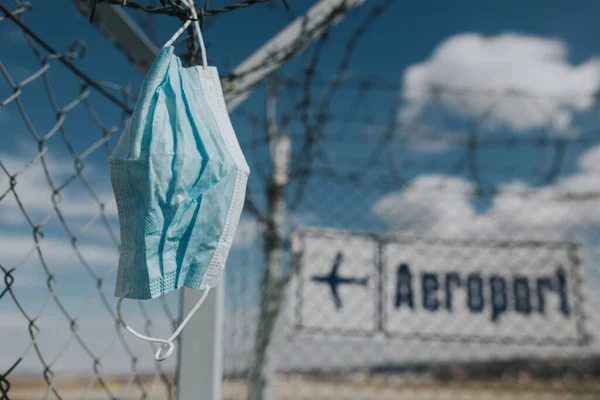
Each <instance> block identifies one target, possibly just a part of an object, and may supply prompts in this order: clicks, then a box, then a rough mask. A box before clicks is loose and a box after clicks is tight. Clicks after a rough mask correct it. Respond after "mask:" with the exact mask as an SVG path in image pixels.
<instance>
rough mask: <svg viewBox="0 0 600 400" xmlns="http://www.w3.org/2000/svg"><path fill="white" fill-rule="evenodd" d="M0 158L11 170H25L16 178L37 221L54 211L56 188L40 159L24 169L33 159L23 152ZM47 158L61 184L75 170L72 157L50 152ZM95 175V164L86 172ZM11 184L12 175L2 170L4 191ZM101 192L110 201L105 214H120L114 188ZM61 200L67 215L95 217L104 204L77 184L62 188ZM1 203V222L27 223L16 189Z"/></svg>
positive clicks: (0, 177) (20, 193)
mask: <svg viewBox="0 0 600 400" xmlns="http://www.w3.org/2000/svg"><path fill="white" fill-rule="evenodd" d="M0 160H2V163H3V165H4V167H5V168H7V170H8V171H9V173H11V174H14V173H16V172H18V171H21V170H22V172H21V173H20V174H19V175H18V176H17V178H16V183H17V184H16V186H15V191H16V193H17V195H18V196H19V200H20V201H21V203H22V204H23V207H24V208H25V210H26V211H27V212H28V213H31V216H32V217H33V218H34V222H36V223H37V222H40V221H41V220H42V219H43V218H45V217H46V216H47V215H48V214H52V213H54V208H53V203H52V190H51V188H50V186H49V184H48V181H47V179H46V176H45V173H44V170H43V168H42V165H41V163H40V161H37V162H35V163H34V164H33V165H31V166H30V167H28V168H26V169H24V170H23V168H25V166H26V165H27V164H28V163H29V161H30V160H31V159H30V158H27V157H25V156H23V155H20V156H15V155H12V154H7V153H0ZM45 160H46V164H47V165H48V170H49V171H50V174H51V176H52V179H53V181H54V184H55V185H58V184H61V183H62V182H63V181H64V180H65V179H67V178H68V177H70V176H71V175H72V174H73V173H74V172H75V168H74V166H73V162H72V161H71V160H60V159H56V158H55V157H52V156H49V155H46V156H45ZM93 175H94V171H93V167H91V166H89V167H86V176H88V177H89V176H93ZM75 185H76V184H73V186H75ZM105 186H107V185H105ZM9 187H10V180H9V178H8V176H7V175H6V174H4V173H1V172H0V193H4V192H5V191H6V190H8V189H9ZM97 195H98V196H99V198H100V199H101V200H103V201H105V202H107V206H106V208H105V211H104V212H105V214H107V215H108V216H116V215H117V210H116V205H115V204H114V203H115V202H114V198H113V195H112V192H108V191H106V190H104V189H103V191H100V192H98V193H97ZM57 200H58V201H59V208H60V211H61V212H62V213H63V215H65V216H66V217H76V218H91V217H93V216H96V215H98V214H99V213H100V206H99V205H98V203H97V202H96V201H95V200H94V198H92V197H91V196H90V195H89V194H88V193H87V191H85V189H83V187H82V186H77V187H76V188H72V187H71V186H67V188H66V189H65V190H63V191H61V193H60V196H59V197H58V198H57ZM1 205H2V207H1V208H0V222H5V223H9V224H21V223H25V218H24V216H23V214H22V212H21V211H20V209H19V207H18V203H17V201H16V200H15V198H14V196H13V195H12V193H10V194H8V196H6V197H5V198H4V199H3V201H2V204H1Z"/></svg>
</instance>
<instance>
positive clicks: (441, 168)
mask: <svg viewBox="0 0 600 400" xmlns="http://www.w3.org/2000/svg"><path fill="white" fill-rule="evenodd" d="M387 6H389V4H388V3H386V2H379V3H376V4H373V5H372V6H370V7H369V8H368V9H367V11H365V12H364V13H363V16H362V17H361V18H362V19H361V18H358V19H353V20H349V21H346V22H345V24H346V27H348V25H352V24H353V28H352V29H346V30H345V36H344V37H343V38H340V37H339V36H338V37H337V38H335V41H334V43H335V44H331V43H329V42H330V41H332V40H334V39H331V37H335V32H331V33H330V35H331V36H328V35H325V36H324V37H322V38H320V40H318V41H317V43H315V44H314V45H313V46H311V48H310V49H309V51H308V52H307V54H306V56H305V57H304V59H303V61H302V63H298V64H301V65H296V66H297V67H299V68H298V69H286V70H285V71H284V72H280V73H278V74H277V76H274V77H272V78H271V80H270V83H269V84H268V85H266V86H265V87H264V88H262V89H261V90H260V93H261V94H262V96H263V100H262V101H263V102H264V104H265V105H264V108H261V107H257V106H256V103H257V101H254V102H253V103H249V104H245V105H243V106H241V107H240V108H238V109H237V110H236V111H235V112H234V114H233V117H234V123H235V124H236V126H244V127H245V129H246V132H247V134H246V135H245V137H244V138H242V147H243V148H244V151H245V154H246V156H247V158H248V159H249V162H250V165H251V170H252V175H251V178H250V185H249V196H248V202H247V206H248V207H247V209H246V214H245V215H244V216H243V218H242V222H241V226H240V231H239V233H238V241H239V248H238V253H237V256H236V257H237V258H235V260H236V263H235V264H233V265H232V264H230V265H229V266H228V271H227V280H226V290H227V294H226V304H227V305H226V309H227V310H228V314H227V316H226V319H225V338H226V342H225V386H224V398H225V399H252V400H254V399H270V398H278V399H294V400H296V399H365V400H366V399H438V398H439V399H471V398H472V399H483V398H500V399H542V398H543V399H575V398H577V399H583V398H585V399H595V398H597V397H598V396H600V384H599V383H600V380H599V375H598V369H597V364H598V360H599V355H600V353H599V352H600V348H599V347H598V343H597V339H596V338H595V332H597V329H598V323H599V320H598V316H597V312H596V310H597V307H598V302H597V301H596V300H595V299H594V298H593V295H590V293H593V291H594V290H596V287H597V285H598V277H599V269H598V261H599V259H598V257H599V253H598V238H599V232H600V231H599V225H598V222H599V219H598V212H597V209H598V203H597V201H598V194H599V192H598V190H599V189H600V187H599V186H598V182H599V180H598V178H599V177H598V173H599V170H598V168H597V165H598V162H599V161H600V160H599V159H598V158H597V157H598V154H600V151H599V147H598V146H599V144H600V136H599V135H598V130H597V112H598V104H597V101H596V98H597V96H596V93H595V92H594V90H593V88H591V89H590V90H589V91H581V92H548V93H546V92H539V91H535V90H525V89H520V90H515V89H512V88H499V89H494V88H487V87H485V85H482V87H476V86H475V87H464V86H460V84H459V83H456V82H451V81H449V82H441V83H435V82H434V83H433V84H430V85H422V86H416V87H411V86H410V85H408V84H407V83H406V81H405V82H404V83H402V82H395V81H391V80H390V78H389V77H387V78H386V77H383V76H379V75H372V74H369V71H370V70H369V69H368V67H367V69H366V71H365V68H364V65H361V66H362V68H360V67H353V65H352V64H353V60H354V59H353V56H352V52H353V51H354V48H355V47H356V46H357V44H358V42H359V39H360V38H361V37H362V35H363V34H364V32H366V31H367V28H370V27H371V26H372V25H374V24H377V18H378V16H380V15H382V14H384V13H385V12H386V11H387V8H386V7H387ZM348 30H350V33H349V34H348V33H347V32H348ZM380 39H381V40H382V41H384V42H385V43H384V44H383V45H382V47H385V46H386V45H387V44H389V43H387V42H386V39H384V38H380ZM386 43H387V44H386ZM436 54H437V53H436ZM361 75H362V76H361ZM415 76H416V74H415ZM405 79H406V75H405ZM579 105H584V106H582V107H580V106H579ZM274 110H276V111H274ZM565 121H567V122H565ZM238 129H239V128H238ZM281 138H289V139H290V142H291V144H290V148H291V150H290V153H291V155H290V157H289V160H288V161H285V157H284V160H283V161H282V158H281V157H280V156H278V155H277V154H279V153H278V151H279V150H278V149H280V147H279V143H280V141H281ZM277 160H279V161H277ZM281 171H285V173H284V175H285V179H284V180H283V183H282V181H281V180H278V179H277V178H276V177H277V176H280V174H281ZM294 238H296V239H294ZM298 238H299V239H298ZM403 263H407V269H404V270H403V269H400V268H401V267H402V265H403ZM557 266H562V267H564V268H565V270H568V272H566V273H567V274H569V275H568V282H569V283H568V285H571V286H570V288H569V289H565V290H568V291H569V295H568V296H569V300H568V307H569V308H567V305H566V304H567V301H566V300H565V301H564V302H563V303H562V304H563V305H562V306H561V301H560V299H559V297H558V296H557V295H556V294H557V293H558V291H557V292H556V293H554V294H553V295H550V296H554V297H552V300H550V297H547V298H546V297H544V296H545V295H540V294H539V293H540V292H539V291H538V289H537V288H538V287H542V286H544V285H546V284H548V285H555V286H553V287H555V288H556V287H558V286H556V285H558V283H556V282H562V281H561V279H562V278H561V277H557V276H559V275H560V274H562V272H560V271H559V270H557V269H556V268H557ZM336 267H337V268H339V269H338V274H339V275H337V276H332V274H333V272H332V271H334V268H336ZM409 268H410V271H411V272H410V273H412V281H411V282H412V289H411V291H410V293H411V295H410V297H409V295H408V294H406V293H404V292H402V290H401V289H397V283H398V280H399V279H400V278H397V274H400V275H402V274H406V273H408V272H406V271H409ZM399 271H400V272H399ZM557 271H559V275H556V273H557ZM403 276H404V278H403V279H406V275H403ZM448 276H450V280H449V279H448V278H447V277H448ZM421 279H424V281H423V282H425V283H423V284H422V283H421ZM453 279H454V281H453ZM400 280H401V279H400ZM332 281H336V282H332ZM448 281H450V285H453V283H452V282H455V283H456V288H457V289H452V290H455V291H454V292H453V293H454V297H453V299H452V298H451V299H450V300H448V299H447V298H446V297H444V296H445V294H444V293H446V289H445V285H447V284H448V283H447V282H448ZM551 281H552V282H555V283H553V284H550V282H551ZM405 282H406V280H405ZM458 282H461V283H458ZM479 282H482V283H481V285H480V283H479ZM515 282H516V283H515ZM333 285H337V286H336V288H335V289H334V288H333ZM422 285H423V286H422ZM427 285H429V286H428V287H429V289H427V288H426V286H427ZM431 285H433V286H431ZM460 285H462V286H460ZM467 285H469V286H473V287H474V288H475V289H472V288H471V287H467ZM536 285H538V286H536ZM492 286H493V287H492ZM431 287H433V288H434V289H431ZM479 287H481V290H482V297H481V298H482V299H484V301H483V302H481V304H480V303H478V301H477V300H476V299H477V297H476V296H475V297H473V296H472V293H477V290H478V289H477V288H479ZM548 287H550V286H548ZM498 288H502V289H498ZM507 288H508V289H507ZM514 288H516V289H514ZM513 289H514V290H513ZM522 289H524V290H522ZM541 290H542V291H543V290H544V289H541ZM492 291H495V293H496V294H498V293H500V292H503V293H504V294H505V295H506V296H507V297H506V302H504V300H498V298H500V299H502V298H503V297H502V295H500V297H497V296H496V297H497V298H496V299H495V300H494V299H491V298H490V296H492ZM424 292H428V293H432V292H433V293H436V294H437V297H435V296H434V297H431V296H429V295H424ZM402 293H404V295H403V294H402ZM548 293H549V292H548ZM565 293H566V292H565ZM423 296H425V297H426V298H425V297H423ZM542 297H543V298H542ZM409 298H410V299H411V300H410V302H411V304H410V306H409V300H408V299H409ZM540 298H541V300H540ZM565 298H566V296H565ZM397 299H398V300H397ZM394 301H397V302H398V304H399V305H398V306H394ZM412 302H414V305H413V304H412ZM447 302H450V305H447V304H448V303H447ZM503 302H504V303H503ZM479 304H480V305H479ZM494 304H495V305H494ZM502 304H504V305H505V306H506V310H504V305H502ZM480 306H481V308H482V309H483V311H479V307H480ZM493 307H495V311H494V308H493ZM561 307H562V308H561ZM450 308H452V309H453V311H449V309H450ZM500 309H502V311H500ZM379 310H382V311H381V312H379ZM469 310H474V311H469ZM540 310H544V311H540ZM548 310H552V311H551V312H549V313H547V314H544V315H543V316H541V315H542V313H543V312H548ZM561 310H562V311H561ZM479 312H481V313H479ZM493 312H495V313H496V315H493V314H492V313H493ZM498 313H501V314H502V315H499V314H498ZM511 313H512V314H511ZM567 313H569V317H568V318H567V317H565V316H566V315H567ZM524 315H527V316H524Z"/></svg>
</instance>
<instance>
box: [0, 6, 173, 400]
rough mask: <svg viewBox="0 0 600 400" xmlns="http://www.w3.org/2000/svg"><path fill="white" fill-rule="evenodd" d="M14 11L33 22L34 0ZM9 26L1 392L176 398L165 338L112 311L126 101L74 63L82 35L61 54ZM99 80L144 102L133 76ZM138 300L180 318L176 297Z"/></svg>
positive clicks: (4, 89) (157, 314)
mask: <svg viewBox="0 0 600 400" xmlns="http://www.w3.org/2000/svg"><path fill="white" fill-rule="evenodd" d="M6 7H10V6H6ZM10 12H11V13H12V15H14V16H16V17H17V18H18V19H19V21H21V22H22V23H25V24H26V21H27V17H28V16H30V15H31V13H32V8H31V5H30V4H29V3H27V2H19V1H16V2H15V3H14V6H13V7H12V8H11V9H10ZM0 27H1V28H2V32H3V38H8V39H10V40H8V39H7V40H4V39H3V49H2V59H1V60H0V74H1V75H2V79H1V81H0V93H2V94H0V98H1V100H0V115H1V116H2V117H0V119H2V124H3V129H2V131H3V133H4V134H3V138H2V139H3V149H2V151H1V155H0V170H1V176H0V191H1V194H0V214H1V220H2V222H1V225H2V234H1V239H0V241H1V247H2V255H1V256H0V276H1V278H2V279H1V282H2V283H0V309H1V319H0V331H1V332H2V337H3V338H8V339H7V340H3V343H2V346H1V347H2V348H1V350H0V353H1V354H2V356H1V357H0V398H1V399H7V400H8V399H25V398H27V399H29V398H47V399H69V398H111V399H116V398H119V399H126V398H127V399H129V398H131V399H133V398H174V396H175V384H174V382H175V379H176V360H170V361H168V362H166V363H164V364H161V363H157V362H154V360H153V359H152V358H151V356H150V353H151V352H152V351H151V349H152V348H153V347H155V346H150V347H149V346H148V345H147V344H143V345H141V344H140V343H136V342H135V341H132V340H131V339H130V338H129V336H130V335H129V334H127V333H126V332H125V331H124V330H123V329H122V327H121V325H120V324H119V323H118V319H117V315H116V313H115V311H114V310H115V301H114V300H113V296H112V290H113V287H112V283H113V279H114V276H115V273H116V271H115V269H116V266H117V263H116V261H117V259H118V247H119V237H118V221H117V215H116V206H115V204H114V199H113V196H112V192H111V190H110V186H109V180H108V176H107V168H106V166H107V156H108V154H109V153H110V151H111V148H112V146H113V145H114V144H115V140H116V139H117V136H118V133H120V131H121V130H122V128H123V126H124V123H125V121H126V120H127V118H128V110H127V108H126V107H121V106H119V105H118V104H115V103H114V102H113V101H111V100H110V99H108V98H107V97H106V96H104V94H103V93H102V92H99V91H98V90H96V88H95V87H92V85H90V84H89V83H90V82H86V81H84V80H83V79H82V78H81V77H80V76H78V75H76V74H75V73H74V72H73V70H72V68H67V67H66V66H68V65H73V64H76V63H78V61H79V60H80V59H81V58H82V56H83V53H84V52H85V44H84V43H83V42H76V43H74V45H73V46H71V47H70V49H69V50H68V51H64V52H62V53H53V52H48V51H47V49H46V48H44V47H42V46H39V45H38V44H37V43H36V42H35V41H34V40H33V39H32V37H30V36H29V35H26V34H25V32H24V31H23V29H22V27H21V26H19V25H17V24H16V23H15V21H12V20H11V19H9V18H7V17H6V16H5V15H2V16H1V17H0ZM9 55H14V56H17V57H9ZM15 58H16V60H18V63H15ZM94 86H98V87H99V88H101V89H102V90H103V91H104V93H110V94H112V96H113V97H114V98H117V99H120V101H121V104H122V105H129V106H131V105H132V102H133V100H135V99H134V96H133V95H132V93H131V91H130V89H129V87H128V86H127V85H124V86H119V85H116V84H112V83H110V82H96V85H94ZM11 142H12V143H11ZM136 303H137V304H136V305H135V313H136V315H138V316H139V317H138V318H134V319H135V322H134V323H135V324H136V325H137V326H140V327H143V330H144V331H145V332H146V334H164V333H166V332H167V331H169V330H170V329H171V328H172V327H173V326H175V325H176V324H177V322H178V319H179V310H178V299H177V298H176V297H169V298H163V299H161V300H159V301H158V302H156V303H154V304H149V303H142V302H137V301H136ZM129 307H134V306H133V304H132V305H129ZM130 312H131V311H130ZM174 358H176V357H174Z"/></svg>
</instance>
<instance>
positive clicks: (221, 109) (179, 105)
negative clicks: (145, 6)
mask: <svg viewBox="0 0 600 400" xmlns="http://www.w3.org/2000/svg"><path fill="white" fill-rule="evenodd" d="M188 1H189V0H188ZM188 1H186V4H187V5H188V7H189V8H190V10H192V16H193V18H194V27H195V31H196V35H197V36H198V39H199V41H200V49H201V52H202V66H196V67H189V68H184V67H183V66H182V64H181V61H180V60H179V58H178V57H177V56H176V55H175V54H174V49H173V47H172V43H173V42H174V41H175V40H176V38H177V37H178V36H179V35H180V34H181V33H182V32H183V31H184V30H185V29H186V28H187V27H188V25H189V24H190V23H191V20H188V21H186V23H185V24H184V25H183V27H182V28H181V29H179V30H178V31H177V32H176V33H175V35H174V36H173V37H172V38H171V40H169V41H168V42H167V44H165V46H164V47H163V49H162V50H161V52H160V54H159V55H158V58H157V59H156V61H155V62H154V64H153V65H152V67H151V69H150V72H149V73H148V76H147V77H146V79H145V81H144V83H143V85H142V89H141V93H140V96H139V99H138V102H137V104H136V107H135V110H134V113H133V116H132V117H131V120H130V121H129V123H128V126H127V127H126V128H125V130H124V131H123V133H122V135H121V137H120V139H119V142H118V144H117V146H116V148H115V150H114V151H113V153H112V154H111V156H110V158H109V168H110V177H111V183H112V186H113V191H114V194H115V199H116V202H117V208H118V213H119V225H120V234H121V248H120V257H119V268H118V275H117V282H116V289H115V296H117V297H119V301H118V303H117V311H118V315H119V319H120V320H121V322H122V324H123V326H124V327H125V328H126V329H127V330H128V331H129V332H130V333H132V334H134V335H135V336H137V337H139V338H142V339H145V340H149V341H152V342H157V343H161V344H162V346H161V348H159V349H158V351H157V353H156V355H155V358H156V359H157V360H159V361H161V360H164V359H165V358H167V357H168V356H169V355H170V354H171V353H172V352H173V349H174V345H173V340H174V339H175V337H176V336H177V335H178V334H179V333H180V332H181V330H182V329H183V326H184V325H185V324H186V323H187V322H188V321H189V319H190V317H191V315H192V314H193V313H194V312H195V311H196V310H197V309H198V308H199V307H200V304H201V303H202V301H203V300H204V299H205V298H206V295H207V294H208V291H209V290H210V288H213V287H215V285H216V284H217V282H218V279H219V277H220V275H221V273H222V271H223V269H224V266H225V262H226V260H227V256H228V254H229V250H230V248H231V244H232V241H233V237H234V233H235V230H236V227H237V225H238V222H239V218H240V214H241V211H242V207H243V203H244V197H245V191H246V182H247V179H248V175H249V173H250V169H249V167H248V164H247V163H246V160H245V158H244V155H243V154H242V151H241V149H240V146H239V143H238V141H237V138H236V136H235V133H234V131H233V128H232V126H231V122H230V120H229V116H228V114H227V109H226V106H225V101H224V97H223V92H222V89H221V84H220V81H219V75H218V72H217V69H216V68H215V67H208V66H207V63H206V50H205V48H204V43H203V41H202V35H201V32H200V27H199V25H198V18H197V15H195V10H194V5H193V1H189V3H188ZM183 286H186V287H189V288H192V289H197V290H204V293H203V295H202V296H201V299H200V301H199V302H198V303H197V304H196V306H195V307H194V308H193V309H192V311H191V312H190V314H189V315H188V316H187V317H186V318H185V319H184V320H183V322H182V324H181V325H180V326H179V328H178V329H177V330H176V331H175V333H174V334H173V335H172V336H171V337H170V338H169V339H159V338H152V337H148V336H144V335H141V334H139V333H137V332H136V331H134V330H133V329H132V328H131V327H129V326H128V325H127V324H126V323H125V321H124V319H123V316H122V314H121V303H122V301H123V299H124V298H129V299H153V298H156V297H159V296H162V295H164V294H166V293H169V292H171V291H173V290H176V289H180V288H181V287H183ZM165 350H166V351H165Z"/></svg>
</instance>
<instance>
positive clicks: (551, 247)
mask: <svg viewBox="0 0 600 400" xmlns="http://www.w3.org/2000/svg"><path fill="white" fill-rule="evenodd" d="M292 245H293V249H294V252H295V253H296V256H295V259H296V260H297V264H298V265H297V268H298V276H297V281H296V286H295V296H294V297H295V298H294V301H295V307H294V318H293V319H294V325H295V327H296V329H297V331H299V332H304V333H315V334H334V335H335V334H339V335H360V336H373V335H376V334H378V335H382V336H384V337H387V338H390V339H392V338H403V339H419V340H427V341H448V342H452V341H457V342H477V343H506V344H536V345H557V346H560V345H567V346H568V345H579V344H583V343H584V342H585V341H586V339H587V336H586V333H585V329H584V322H585V318H584V317H583V312H582V308H583V304H582V302H583V297H582V288H581V286H582V276H581V271H580V270H581V267H580V261H579V258H578V248H577V246H576V245H575V244H574V243H567V242H533V241H530V242H527V241H521V242H503V241H477V240H468V241H466V240H462V241H461V240H433V239H426V240H425V239H406V238H394V237H384V236H377V235H369V234H356V233H347V232H340V231H332V230H307V231H301V232H295V233H294V235H293V244H292Z"/></svg>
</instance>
